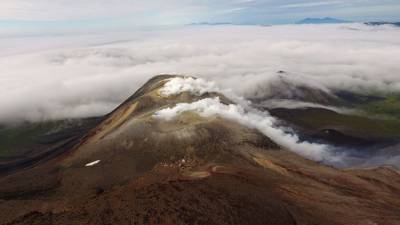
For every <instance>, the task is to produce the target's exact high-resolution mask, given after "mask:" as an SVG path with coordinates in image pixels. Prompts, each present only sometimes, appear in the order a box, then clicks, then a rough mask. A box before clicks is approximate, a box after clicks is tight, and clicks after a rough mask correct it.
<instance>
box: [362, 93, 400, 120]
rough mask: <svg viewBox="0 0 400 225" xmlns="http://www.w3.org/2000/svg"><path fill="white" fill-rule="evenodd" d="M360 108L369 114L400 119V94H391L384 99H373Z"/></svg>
mask: <svg viewBox="0 0 400 225" xmlns="http://www.w3.org/2000/svg"><path fill="white" fill-rule="evenodd" d="M360 108H361V109H362V110H363V111H365V112H366V113H367V114H368V115H373V116H378V117H379V116H381V117H383V118H387V119H397V120H400V94H389V95H386V96H384V98H383V99H382V100H377V101H372V102H369V103H367V104H365V105H361V106H360Z"/></svg>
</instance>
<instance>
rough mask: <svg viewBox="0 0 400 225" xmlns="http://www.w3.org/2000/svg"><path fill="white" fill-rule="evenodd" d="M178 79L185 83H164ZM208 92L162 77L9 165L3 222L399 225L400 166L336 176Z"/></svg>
mask: <svg viewBox="0 0 400 225" xmlns="http://www.w3.org/2000/svg"><path fill="white" fill-rule="evenodd" d="M176 79H180V80H185V79H189V80H190V82H189V83H185V84H184V85H181V86H179V88H178V89H174V86H168V84H170V83H171V82H174V81H176ZM188 84H191V85H192V86H191V85H188ZM193 85H194V86H198V87H200V88H195V87H193ZM205 86H207V84H204V83H201V82H200V81H198V80H197V79H196V78H192V77H183V76H173V75H160V76H156V77H154V78H152V79H151V80H149V81H148V82H147V83H146V84H145V85H144V86H143V87H141V88H140V89H139V90H137V91H136V93H135V94H134V95H132V96H131V97H130V98H128V99H127V100H126V101H125V102H124V103H122V104H121V105H120V106H119V107H117V108H116V109H115V110H114V111H112V112H111V113H109V114H108V115H106V116H104V117H101V118H98V119H96V120H91V122H90V123H87V124H85V127H84V129H83V128H82V129H79V132H72V133H73V135H72V134H70V135H66V136H65V135H64V136H62V137H61V138H58V139H57V140H56V141H55V142H54V143H52V144H51V145H48V146H47V147H46V148H44V149H41V150H40V151H39V152H32V153H30V155H29V154H28V155H27V156H25V157H24V158H14V159H9V160H7V161H4V162H3V161H2V163H1V165H0V166H1V167H0V172H1V174H0V222H2V223H3V224H166V225H168V224H171V225H172V224H177V225H178V224H199V225H200V224H201V225H203V224H204V225H206V224H207V225H214V224H215V225H225V224H226V225H235V224H237V225H245V224H249V225H250V224H251V225H258V224H264V225H267V224H270V225H299V224H304V225H306V224H324V225H330V224H332V225H333V224H343V225H344V224H352V225H357V224H360V225H365V224H371V225H372V224H387V225H391V224H393V225H395V224H398V223H399V221H400V173H399V172H398V171H397V170H396V169H395V168H392V167H375V168H364V169H345V170H340V169H337V168H334V167H331V166H326V165H323V164H321V163H319V162H316V161H312V160H309V159H306V158H304V157H302V156H300V155H298V154H296V153H295V152H296V151H293V150H290V149H288V147H287V146H285V145H283V144H282V143H281V141H279V140H277V139H276V138H275V137H273V136H269V135H266V134H268V132H262V130H260V129H258V126H256V125H253V126H248V125H246V123H245V122H239V121H238V120H235V118H236V117H235V115H236V114H234V113H236V112H241V113H246V112H247V110H248V109H246V108H240V107H236V103H235V101H236V100H235V99H232V98H231V97H229V96H227V95H224V94H222V93H221V92H219V90H218V89H217V88H214V87H208V86H207V87H205ZM166 87H169V89H168V88H166ZM210 102H211V103H218V105H215V104H208V103H210ZM194 106H201V109H199V108H195V107H194ZM217 106H218V107H220V108H222V109H224V110H225V111H224V112H225V114H224V115H225V116H224V115H222V114H221V113H216V112H217V108H216V107H217ZM220 108H218V109H220ZM235 110H236V111H235ZM265 116H266V117H267V116H268V115H265ZM257 118H259V117H257ZM260 118H262V117H260ZM260 123H262V121H260ZM271 126H273V125H271Z"/></svg>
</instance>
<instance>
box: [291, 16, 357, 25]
mask: <svg viewBox="0 0 400 225" xmlns="http://www.w3.org/2000/svg"><path fill="white" fill-rule="evenodd" d="M349 22H350V21H347V20H342V19H337V18H332V17H324V18H305V19H303V20H300V21H298V22H297V24H335V23H349Z"/></svg>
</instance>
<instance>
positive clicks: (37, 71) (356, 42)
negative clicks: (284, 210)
mask: <svg viewBox="0 0 400 225" xmlns="http://www.w3.org/2000/svg"><path fill="white" fill-rule="evenodd" d="M99 36H101V34H98V36H96V37H94V36H85V35H83V36H82V37H79V36H73V35H72V36H70V37H71V38H73V39H74V43H76V45H74V46H77V47H72V46H71V43H69V42H68V39H69V38H68V37H67V36H62V37H60V38H59V39H58V38H54V39H51V40H52V41H53V42H51V41H49V44H48V46H53V47H54V46H57V48H54V49H52V50H49V49H48V48H47V47H46V46H45V44H43V43H41V44H43V47H41V48H40V49H39V50H41V49H43V51H38V49H35V50H34V51H32V52H25V53H24V54H21V53H20V51H15V52H13V51H12V50H10V49H9V48H10V46H11V47H15V48H17V47H18V48H17V49H22V48H23V49H31V48H32V49H34V48H33V47H32V46H35V43H36V40H37V37H36V38H32V37H19V40H23V41H18V42H15V39H13V38H4V40H3V42H2V45H1V46H2V47H1V48H2V50H4V51H5V52H8V53H9V54H7V55H5V54H3V56H2V57H0V87H1V89H0V108H1V110H0V122H11V121H20V120H29V121H38V120H47V119H62V118H76V117H87V116H98V115H102V114H105V113H108V112H109V111H111V110H112V109H113V108H114V107H116V106H117V105H118V104H120V103H121V102H122V101H123V100H124V99H125V98H127V97H129V96H130V95H131V94H132V93H133V92H134V91H135V90H136V89H138V88H139V87H140V86H141V85H142V84H144V83H145V82H146V81H147V80H148V79H149V78H151V77H152V76H154V75H156V74H185V75H192V76H197V77H202V78H205V79H207V80H213V81H214V82H215V83H216V84H217V85H218V86H220V87H221V88H224V89H231V90H232V92H234V93H235V94H237V95H239V96H244V97H246V98H252V97H254V96H257V97H260V96H261V97H262V98H268V96H269V95H270V93H271V92H273V89H274V88H276V85H275V84H276V82H278V81H279V80H280V79H281V77H282V76H285V79H287V80H290V81H291V82H294V83H307V84H308V85H312V86H313V87H315V88H320V89H321V90H331V89H341V90H353V91H360V92H363V91H367V90H371V89H373V90H378V91H400V76H399V73H400V64H399V63H398V59H399V58H400V29H398V28H395V27H391V26H379V27H370V26H366V25H361V24H346V25H321V26H314V25H301V26H300V25H299V26H298V25H287V26H272V27H261V26H214V27H213V26H208V27H207V26H205V27H203V26H198V27H194V26H187V27H183V28H171V29H165V30H158V31H145V32H144V31H141V32H134V31H132V32H119V33H118V32H115V34H113V35H109V34H108V35H105V36H107V38H99ZM88 37H92V38H93V43H92V44H93V45H91V44H90V41H88ZM57 40H62V42H61V44H60V43H58V44H57V45H55V44H54V43H55V42H57ZM99 40H101V41H107V42H108V44H101V45H98V43H99ZM115 40H127V41H123V42H122V41H121V42H113V41H115ZM129 40H131V41H129ZM50 42H51V43H50ZM7 43H9V44H10V46H7ZM16 43H17V44H18V45H20V46H16V45H15V44H16ZM63 43H64V44H63ZM64 47H65V48H64ZM44 50H45V51H44ZM18 52H19V54H14V53H18ZM11 53H13V54H11ZM278 71H286V72H287V73H285V74H282V73H277V72H278ZM271 90H272V91H271Z"/></svg>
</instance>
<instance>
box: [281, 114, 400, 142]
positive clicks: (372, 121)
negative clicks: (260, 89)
mask: <svg viewBox="0 0 400 225" xmlns="http://www.w3.org/2000/svg"><path fill="white" fill-rule="evenodd" d="M279 114H280V116H279V117H281V118H282V119H284V120H286V121H289V122H291V123H293V124H295V125H297V126H299V127H303V128H308V129H311V130H321V129H337V130H341V131H343V132H345V133H347V134H350V135H354V136H359V137H375V138H394V137H397V138H398V137H400V120H393V119H377V118H369V117H365V116H359V115H344V114H338V113H335V112H332V111H329V110H323V109H305V110H304V109H298V110H295V111H293V110H291V112H290V113H288V114H286V113H283V112H279ZM294 115H295V116H294Z"/></svg>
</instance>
